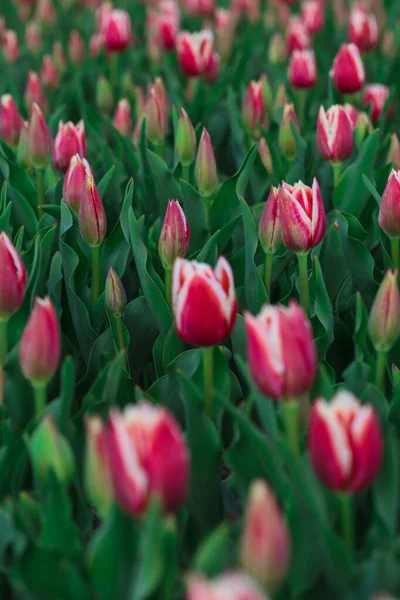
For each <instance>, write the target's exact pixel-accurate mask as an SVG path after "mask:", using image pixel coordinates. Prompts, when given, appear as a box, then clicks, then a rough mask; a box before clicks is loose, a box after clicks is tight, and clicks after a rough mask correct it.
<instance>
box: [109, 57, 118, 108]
mask: <svg viewBox="0 0 400 600" xmlns="http://www.w3.org/2000/svg"><path fill="white" fill-rule="evenodd" d="M110 81H111V87H112V91H113V93H114V95H115V94H116V92H117V85H118V52H111V53H110ZM114 97H115V96H114Z"/></svg>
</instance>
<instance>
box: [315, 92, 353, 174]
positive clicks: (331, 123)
mask: <svg viewBox="0 0 400 600" xmlns="http://www.w3.org/2000/svg"><path fill="white" fill-rule="evenodd" d="M317 146H318V151H319V153H320V154H321V156H322V158H324V159H325V160H329V161H333V162H341V161H343V160H346V158H348V157H349V156H350V154H351V153H352V151H353V128H352V124H351V121H350V119H349V117H348V115H347V112H346V110H345V108H344V107H343V106H340V104H336V105H334V106H331V108H330V109H329V110H328V111H327V112H325V109H324V107H323V106H321V107H320V109H319V113H318V121H317Z"/></svg>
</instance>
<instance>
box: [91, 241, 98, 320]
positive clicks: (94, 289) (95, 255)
mask: <svg viewBox="0 0 400 600" xmlns="http://www.w3.org/2000/svg"><path fill="white" fill-rule="evenodd" d="M91 250H92V310H93V309H94V307H95V305H96V302H97V300H98V298H99V296H100V246H94V247H93V248H91Z"/></svg>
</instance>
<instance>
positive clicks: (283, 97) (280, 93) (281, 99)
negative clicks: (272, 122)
mask: <svg viewBox="0 0 400 600" xmlns="http://www.w3.org/2000/svg"><path fill="white" fill-rule="evenodd" d="M286 104H289V99H288V95H287V92H286V87H285V85H284V84H283V83H280V84H279V85H278V89H277V90H276V94H275V100H274V107H273V110H274V113H277V112H279V111H280V110H281V109H283V108H284V107H285V105H286Z"/></svg>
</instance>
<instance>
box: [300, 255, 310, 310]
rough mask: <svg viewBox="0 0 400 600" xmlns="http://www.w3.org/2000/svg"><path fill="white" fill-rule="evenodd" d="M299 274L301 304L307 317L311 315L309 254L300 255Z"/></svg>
mask: <svg viewBox="0 0 400 600" xmlns="http://www.w3.org/2000/svg"><path fill="white" fill-rule="evenodd" d="M297 260H298V261H299V274H300V297H301V304H302V306H303V308H304V312H305V313H306V315H307V316H309V315H310V296H309V292H308V252H306V253H304V254H298V255H297Z"/></svg>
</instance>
